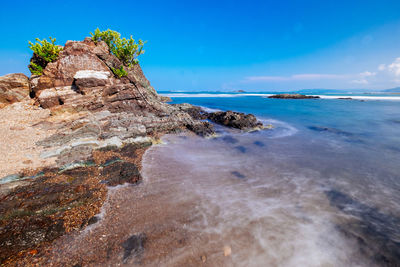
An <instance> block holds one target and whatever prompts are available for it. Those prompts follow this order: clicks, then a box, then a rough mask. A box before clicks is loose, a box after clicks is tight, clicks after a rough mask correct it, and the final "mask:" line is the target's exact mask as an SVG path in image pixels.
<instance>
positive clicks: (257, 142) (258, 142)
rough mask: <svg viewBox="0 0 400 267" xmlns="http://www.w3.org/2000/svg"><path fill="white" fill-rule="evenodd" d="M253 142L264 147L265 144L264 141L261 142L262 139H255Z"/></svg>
mask: <svg viewBox="0 0 400 267" xmlns="http://www.w3.org/2000/svg"><path fill="white" fill-rule="evenodd" d="M253 144H255V145H256V146H259V147H264V146H265V144H264V143H263V142H261V141H254V143H253Z"/></svg>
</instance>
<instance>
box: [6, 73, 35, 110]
mask: <svg viewBox="0 0 400 267" xmlns="http://www.w3.org/2000/svg"><path fill="white" fill-rule="evenodd" d="M28 97H29V81H28V77H26V76H25V75H24V74H22V73H13V74H8V75H5V76H2V77H0V105H3V106H4V105H7V104H12V103H15V102H19V101H21V100H23V99H26V98H28Z"/></svg>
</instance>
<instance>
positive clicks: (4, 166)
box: [0, 101, 54, 178]
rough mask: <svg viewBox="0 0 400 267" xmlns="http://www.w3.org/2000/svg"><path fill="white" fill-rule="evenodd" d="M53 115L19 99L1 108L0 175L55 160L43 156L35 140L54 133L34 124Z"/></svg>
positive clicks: (46, 164) (34, 167)
mask: <svg viewBox="0 0 400 267" xmlns="http://www.w3.org/2000/svg"><path fill="white" fill-rule="evenodd" d="M49 117H50V111H49V110H46V109H42V108H39V107H35V106H33V105H31V103H30V101H25V102H19V103H15V104H12V105H9V106H7V107H5V108H3V109H0V148H1V149H0V178H2V177H4V176H6V175H10V174H15V173H18V172H20V171H22V170H23V169H36V168H39V167H44V166H49V165H51V164H53V162H54V159H43V158H40V153H41V152H42V151H43V149H42V148H40V147H38V146H37V145H36V143H37V142H38V141H40V140H43V139H44V138H46V137H48V136H50V135H51V134H53V133H54V130H53V131H52V130H49V129H44V128H43V127H38V126H35V124H37V123H39V122H41V121H43V120H46V119H47V118H49Z"/></svg>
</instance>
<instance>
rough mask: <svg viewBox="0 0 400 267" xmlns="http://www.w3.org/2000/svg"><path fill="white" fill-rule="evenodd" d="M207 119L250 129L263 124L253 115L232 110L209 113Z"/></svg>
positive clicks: (229, 125)
mask: <svg viewBox="0 0 400 267" xmlns="http://www.w3.org/2000/svg"><path fill="white" fill-rule="evenodd" d="M208 119H210V120H211V121H213V122H215V123H218V124H221V125H224V126H228V127H233V128H237V129H240V130H251V129H254V128H261V127H263V124H262V123H261V122H259V121H258V120H257V118H256V117H255V116H254V115H252V114H244V113H240V112H234V111H226V112H225V111H218V112H214V113H210V114H209V115H208Z"/></svg>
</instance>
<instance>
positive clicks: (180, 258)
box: [143, 136, 371, 266]
mask: <svg viewBox="0 0 400 267" xmlns="http://www.w3.org/2000/svg"><path fill="white" fill-rule="evenodd" d="M165 141H166V142H167V143H168V145H164V146H158V147H153V148H151V149H150V150H149V151H148V152H147V154H146V156H145V164H144V169H143V173H144V175H145V183H148V184H151V185H152V186H154V185H155V184H162V185H163V186H164V187H165V188H168V187H169V186H172V187H174V188H175V189H176V190H174V191H173V192H172V194H171V195H168V193H166V194H167V195H165V196H164V200H165V199H168V201H167V202H164V203H162V205H166V206H168V205H170V206H174V207H176V209H180V208H181V207H184V205H181V203H187V202H188V201H189V202H191V201H194V202H193V203H192V205H189V206H190V207H191V210H190V211H187V214H189V215H188V216H189V220H188V221H186V222H185V224H184V225H180V227H182V228H183V229H185V231H187V236H188V239H187V240H188V244H186V245H185V246H184V247H183V248H179V249H176V250H175V251H173V252H172V253H170V254H169V255H168V256H166V257H165V258H163V259H161V260H160V259H158V260H157V263H158V264H162V265H163V266H181V264H183V263H187V262H192V263H193V259H197V260H199V261H200V260H201V261H203V262H204V264H206V265H207V266H350V265H352V266H357V265H361V266H367V265H370V264H371V263H368V262H367V261H366V260H364V258H363V257H361V256H360V255H359V254H358V248H357V246H356V244H354V243H352V241H350V240H348V239H346V238H345V236H344V235H343V234H342V233H341V232H340V231H339V230H338V229H337V227H336V226H335V225H336V223H337V222H338V221H340V220H342V219H343V218H341V217H339V216H337V215H336V213H335V211H334V209H333V208H332V207H331V206H330V204H329V200H328V199H327V198H326V195H325V194H324V190H326V188H324V186H322V185H321V184H320V183H319V181H318V180H316V179H314V177H315V176H316V174H315V173H313V172H312V171H310V170H301V169H300V170H299V172H298V173H293V172H290V171H285V167H287V166H285V163H282V160H281V159H280V158H279V157H277V158H274V156H273V154H270V155H269V157H261V156H260V155H262V153H264V152H263V151H265V147H264V148H262V146H264V144H263V143H261V142H259V143H256V142H254V143H251V142H253V141H254V139H246V138H242V139H237V138H236V137H235V136H233V137H231V138H230V139H229V140H228V141H229V142H224V141H223V140H205V139H200V138H195V140H191V138H188V137H185V136H182V137H173V136H170V137H167V138H166V139H165ZM266 146H268V144H266ZM247 152H250V153H247ZM251 155H253V156H251ZM176 192H179V193H178V194H177V193H176ZM154 205H158V204H156V203H154ZM186 206H187V205H186ZM178 222H179V219H177V224H179V223H178ZM169 223H171V222H169ZM189 259H190V261H187V260H189ZM199 263H201V262H199Z"/></svg>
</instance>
